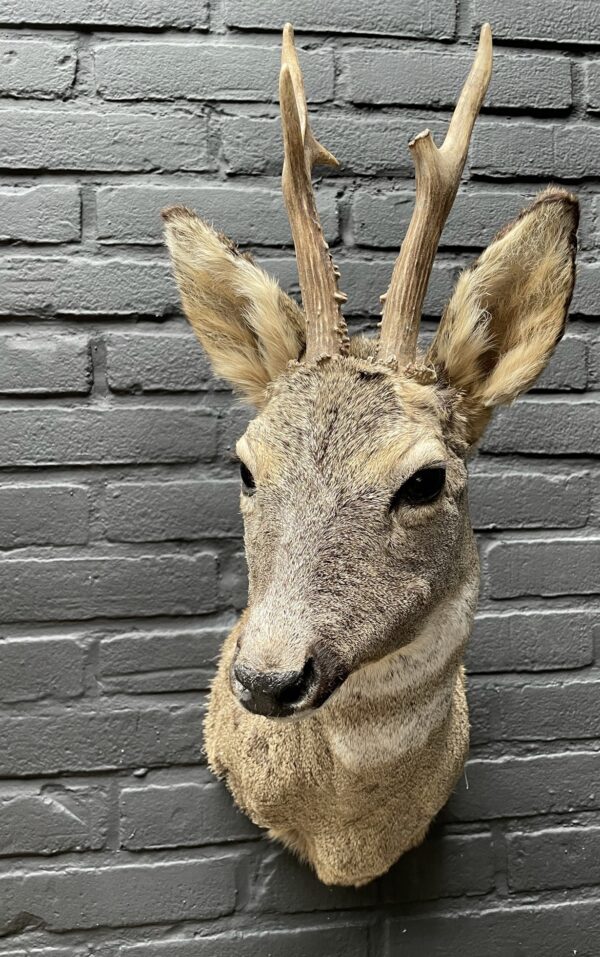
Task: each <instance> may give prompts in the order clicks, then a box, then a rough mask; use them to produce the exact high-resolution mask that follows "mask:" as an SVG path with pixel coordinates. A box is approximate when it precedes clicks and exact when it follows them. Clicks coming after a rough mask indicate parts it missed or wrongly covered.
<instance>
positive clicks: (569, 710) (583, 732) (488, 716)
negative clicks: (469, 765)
mask: <svg viewBox="0 0 600 957" xmlns="http://www.w3.org/2000/svg"><path fill="white" fill-rule="evenodd" d="M497 681H498V679H497ZM599 691H600V682H598V681H597V680H583V679H581V680H580V679H569V680H561V681H553V682H550V681H546V682H545V683H542V682H541V681H533V679H531V678H530V681H529V683H528V684H514V683H513V682H508V681H507V682H499V683H492V682H491V681H489V682H486V683H482V682H480V681H479V680H476V679H473V678H472V679H471V685H470V694H469V699H470V708H471V733H472V741H473V743H474V744H481V743H484V742H487V741H555V740H569V739H573V738H582V739H585V738H596V737H597V736H598V733H599V729H600V715H599V714H598V707H597V704H598V693H599Z"/></svg>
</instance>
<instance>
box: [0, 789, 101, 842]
mask: <svg viewBox="0 0 600 957" xmlns="http://www.w3.org/2000/svg"><path fill="white" fill-rule="evenodd" d="M107 824H108V822H107V809H106V792H105V791H104V789H102V788H99V787H93V786H92V787H64V786H63V785H61V784H58V785H54V786H53V785H50V786H49V787H43V788H36V787H26V788H20V789H19V791H16V790H14V789H13V790H12V791H10V790H8V789H7V788H6V787H2V788H0V855H3V856H10V855H13V856H15V855H24V854H44V855H49V854H60V853H64V852H65V851H86V850H90V851H92V850H98V849H100V848H102V847H104V845H105V842H106V834H107Z"/></svg>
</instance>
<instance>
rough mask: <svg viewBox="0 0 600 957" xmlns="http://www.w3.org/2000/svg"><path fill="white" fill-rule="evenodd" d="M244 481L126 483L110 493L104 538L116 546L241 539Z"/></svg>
mask: <svg viewBox="0 0 600 957" xmlns="http://www.w3.org/2000/svg"><path fill="white" fill-rule="evenodd" d="M239 501H240V483H239V479H238V478H234V479H212V480H206V481H203V482H196V481H189V482H174V481H169V482H144V483H133V482H122V483H119V484H116V485H109V486H108V488H107V490H106V502H105V515H106V537H107V538H108V539H109V541H113V542H162V541H169V540H172V539H181V540H182V541H194V540H195V539H198V538H222V537H231V536H234V537H239V536H240V535H241V532H242V521H241V516H240V509H239Z"/></svg>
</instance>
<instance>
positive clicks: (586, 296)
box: [571, 262, 600, 317]
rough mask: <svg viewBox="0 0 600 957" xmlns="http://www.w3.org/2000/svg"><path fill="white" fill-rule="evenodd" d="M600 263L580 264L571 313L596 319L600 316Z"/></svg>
mask: <svg viewBox="0 0 600 957" xmlns="http://www.w3.org/2000/svg"><path fill="white" fill-rule="evenodd" d="M599 303H600V263H595V262H594V263H580V264H579V265H578V267H577V280H576V282H575V293H574V295H573V303H572V305H571V313H572V314H573V313H576V314H579V315H582V316H591V317H596V316H598V315H599V314H600V305H599Z"/></svg>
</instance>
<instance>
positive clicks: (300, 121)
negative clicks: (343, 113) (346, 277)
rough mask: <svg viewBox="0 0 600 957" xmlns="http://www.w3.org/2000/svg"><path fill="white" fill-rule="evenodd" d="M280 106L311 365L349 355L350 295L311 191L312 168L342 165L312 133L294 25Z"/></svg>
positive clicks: (284, 57) (286, 35) (285, 53)
mask: <svg viewBox="0 0 600 957" xmlns="http://www.w3.org/2000/svg"><path fill="white" fill-rule="evenodd" d="M279 102H280V107H281V124H282V128H283V142H284V156H285V158H284V163H283V174H282V186H283V198H284V202H285V206H286V209H287V214H288V218H289V221H290V226H291V229H292V237H293V239H294V246H295V249H296V261H297V263H298V276H299V279H300V290H301V292H302V302H303V305H304V312H305V315H306V358H307V359H308V360H311V359H318V358H320V357H321V356H326V355H327V356H333V355H338V354H340V353H343V352H345V349H346V344H347V341H348V336H347V334H346V324H345V322H344V320H343V318H342V314H341V311H340V305H341V303H342V302H345V301H346V296H345V295H344V293H342V292H339V290H338V288H337V277H338V271H337V269H336V268H335V266H334V264H333V260H332V258H331V255H330V253H329V247H328V245H327V243H326V242H325V238H324V236H323V232H322V230H321V225H320V222H319V216H318V213H317V206H316V202H315V196H314V192H313V187H312V168H313V166H314V165H315V164H316V163H326V164H327V165H329V166H337V165H338V162H337V160H336V158H335V157H334V156H332V154H331V153H330V152H329V151H328V150H326V149H325V147H324V146H321V144H320V143H319V142H318V141H317V140H316V139H315V137H314V136H313V133H312V130H311V128H310V125H309V122H308V111H307V108H306V96H305V93H304V82H303V80H302V73H301V71H300V64H299V63H298V56H297V54H296V48H295V46H294V31H293V29H292V26H291V24H289V23H286V25H285V27H284V28H283V47H282V51H281V73H280V76H279Z"/></svg>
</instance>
